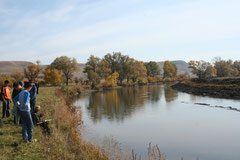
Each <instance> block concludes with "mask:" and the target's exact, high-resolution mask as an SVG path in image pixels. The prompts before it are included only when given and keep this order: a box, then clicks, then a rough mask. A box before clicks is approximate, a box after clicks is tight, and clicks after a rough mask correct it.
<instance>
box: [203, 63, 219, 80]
mask: <svg viewBox="0 0 240 160" xmlns="http://www.w3.org/2000/svg"><path fill="white" fill-rule="evenodd" d="M216 74H217V70H216V69H215V68H214V67H213V66H212V65H209V66H207V68H206V70H205V78H212V77H215V76H216Z"/></svg>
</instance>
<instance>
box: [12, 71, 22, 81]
mask: <svg viewBox="0 0 240 160" xmlns="http://www.w3.org/2000/svg"><path fill="white" fill-rule="evenodd" d="M11 76H12V78H13V79H14V80H15V81H17V82H18V81H22V80H23V79H24V75H23V72H21V71H14V72H13V73H12V75H11Z"/></svg>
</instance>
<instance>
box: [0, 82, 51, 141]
mask: <svg viewBox="0 0 240 160" xmlns="http://www.w3.org/2000/svg"><path fill="white" fill-rule="evenodd" d="M38 90H39V85H38V83H34V81H32V80H30V81H25V82H21V81H20V82H15V83H14V84H13V91H12V96H11V88H10V82H9V81H8V80H5V82H4V86H3V87H2V88H1V97H0V98H1V100H2V101H3V108H2V119H4V118H7V117H10V114H11V113H12V115H13V116H14V123H15V124H17V125H18V124H19V123H21V125H22V137H23V140H24V141H25V142H32V141H33V139H32V135H33V126H34V125H40V126H41V127H43V126H45V128H44V129H45V131H46V132H47V133H49V134H50V129H49V127H48V126H47V122H46V121H45V120H41V117H42V116H43V114H40V106H37V105H36V102H37V94H38ZM11 102H13V108H12V111H11V112H10V104H11ZM2 125H3V122H2V120H1V118H0V126H2Z"/></svg>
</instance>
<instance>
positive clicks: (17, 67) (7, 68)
mask: <svg viewBox="0 0 240 160" xmlns="http://www.w3.org/2000/svg"><path fill="white" fill-rule="evenodd" d="M170 62H172V63H173V64H175V65H176V66H177V68H178V73H184V72H189V73H190V71H191V69H189V68H188V64H187V63H186V62H185V61H181V60H177V61H170ZM29 64H33V63H32V62H27V61H0V74H11V73H12V72H13V71H23V69H24V68H26V67H27V66H28V65H29ZM163 64H164V62H158V65H159V66H160V68H161V70H162V71H163ZM78 66H79V67H80V68H81V71H80V72H78V73H75V76H77V77H84V74H83V69H84V67H85V64H84V63H79V64H78ZM45 67H46V65H43V68H45Z"/></svg>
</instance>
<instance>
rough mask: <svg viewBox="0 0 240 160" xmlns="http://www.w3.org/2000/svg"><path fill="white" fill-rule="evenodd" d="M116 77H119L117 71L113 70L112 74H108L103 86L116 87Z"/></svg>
mask: <svg viewBox="0 0 240 160" xmlns="http://www.w3.org/2000/svg"><path fill="white" fill-rule="evenodd" d="M118 77H119V74H118V73H117V72H114V73H113V74H112V75H110V76H108V77H107V78H106V81H105V82H104V83H103V86H104V87H116V86H117V79H118Z"/></svg>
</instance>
